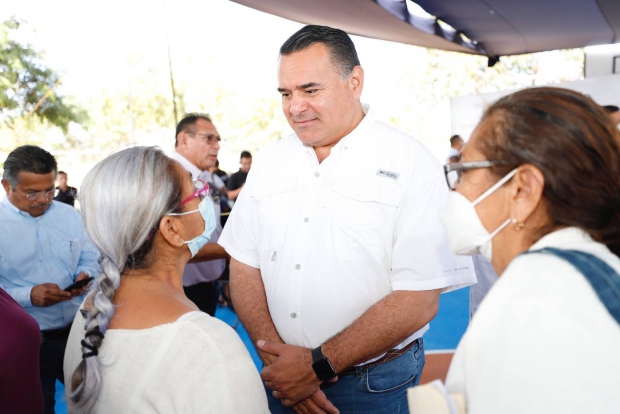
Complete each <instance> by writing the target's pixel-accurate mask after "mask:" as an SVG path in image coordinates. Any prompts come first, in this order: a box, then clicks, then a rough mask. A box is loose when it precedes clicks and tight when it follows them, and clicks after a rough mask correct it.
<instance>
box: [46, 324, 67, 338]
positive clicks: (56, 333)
mask: <svg viewBox="0 0 620 414" xmlns="http://www.w3.org/2000/svg"><path fill="white" fill-rule="evenodd" d="M69 332H71V324H69V325H67V326H65V327H63V328H59V329H46V330H45V331H41V341H44V340H46V339H52V338H68V337H69Z"/></svg>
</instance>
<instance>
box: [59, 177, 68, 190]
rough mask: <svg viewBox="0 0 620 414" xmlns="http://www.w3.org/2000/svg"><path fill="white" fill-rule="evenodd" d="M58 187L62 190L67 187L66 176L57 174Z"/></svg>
mask: <svg viewBox="0 0 620 414" xmlns="http://www.w3.org/2000/svg"><path fill="white" fill-rule="evenodd" d="M58 186H59V187H62V188H65V187H66V186H67V174H58Z"/></svg>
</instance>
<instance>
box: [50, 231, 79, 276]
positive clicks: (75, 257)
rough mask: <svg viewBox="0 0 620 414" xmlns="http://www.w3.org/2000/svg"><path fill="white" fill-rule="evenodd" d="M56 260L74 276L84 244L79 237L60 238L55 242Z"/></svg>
mask: <svg viewBox="0 0 620 414" xmlns="http://www.w3.org/2000/svg"><path fill="white" fill-rule="evenodd" d="M52 251H53V252H54V255H55V256H56V257H55V258H56V260H57V261H58V263H59V264H60V266H62V268H63V269H65V270H66V271H67V272H69V274H70V276H71V277H73V276H74V274H75V270H76V269H77V266H78V263H79V261H80V253H81V251H82V244H81V242H80V240H79V239H60V240H57V241H56V242H55V243H54V249H53V250H52Z"/></svg>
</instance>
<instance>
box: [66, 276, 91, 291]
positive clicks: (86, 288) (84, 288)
mask: <svg viewBox="0 0 620 414" xmlns="http://www.w3.org/2000/svg"><path fill="white" fill-rule="evenodd" d="M87 277H89V275H88V273H86V272H82V273H80V274H79V275H77V277H76V278H75V281H76V282H79V281H80V280H84V279H86V278H87ZM91 283H92V282H90V283H89V284H88V285H86V286H84V287H83V288H81V289H73V290H72V291H71V296H81V295H83V294H84V293H86V292H87V291H88V288H89V287H90V284H91Z"/></svg>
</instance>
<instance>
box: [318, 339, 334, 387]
mask: <svg viewBox="0 0 620 414" xmlns="http://www.w3.org/2000/svg"><path fill="white" fill-rule="evenodd" d="M312 369H313V370H314V373H315V374H316V376H317V378H318V379H320V380H321V381H327V380H330V379H332V378H334V377H335V376H336V370H335V369H334V366H333V365H332V363H331V362H330V361H329V359H327V357H326V356H325V355H323V352H322V351H321V347H320V346H318V347H316V348H314V349H313V350H312Z"/></svg>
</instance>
